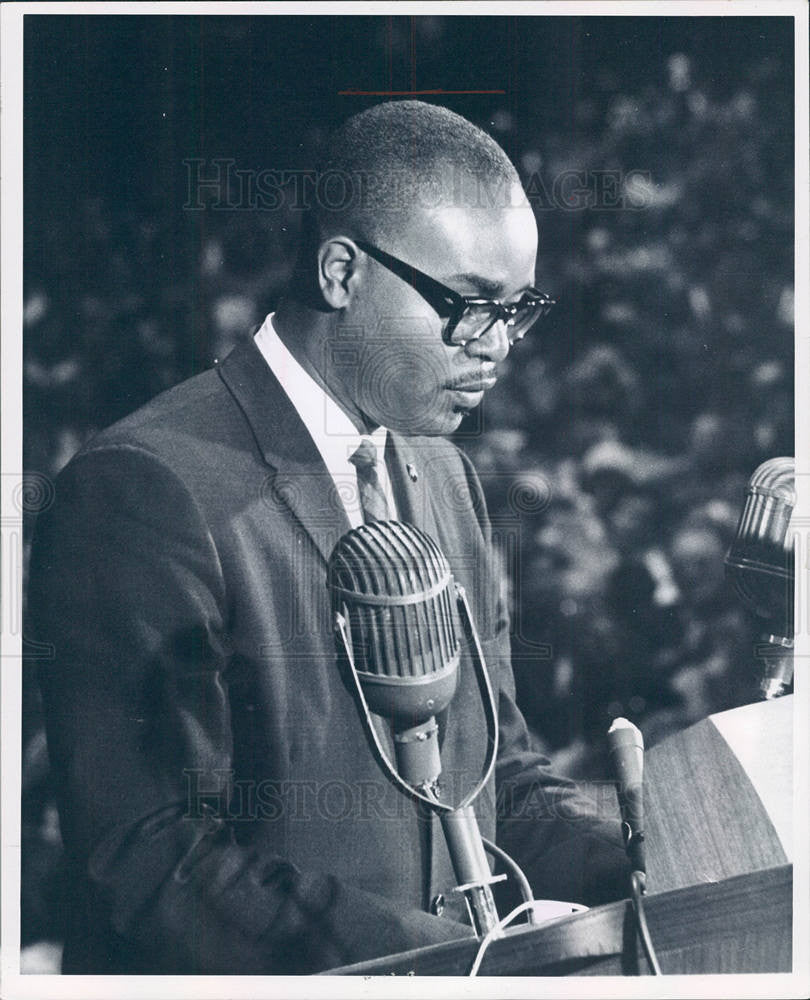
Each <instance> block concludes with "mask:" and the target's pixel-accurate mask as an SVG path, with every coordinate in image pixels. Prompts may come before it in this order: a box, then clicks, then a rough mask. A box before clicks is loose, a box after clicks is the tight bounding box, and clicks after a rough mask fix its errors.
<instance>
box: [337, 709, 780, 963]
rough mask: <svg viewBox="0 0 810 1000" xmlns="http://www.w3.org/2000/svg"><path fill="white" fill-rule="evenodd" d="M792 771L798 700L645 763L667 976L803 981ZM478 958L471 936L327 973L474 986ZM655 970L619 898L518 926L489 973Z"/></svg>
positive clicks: (650, 878) (494, 950)
mask: <svg viewBox="0 0 810 1000" xmlns="http://www.w3.org/2000/svg"><path fill="white" fill-rule="evenodd" d="M792 761H793V698H792V697H786V698H782V699H779V700H777V701H773V702H765V703H760V704H755V705H746V706H744V707H743V708H738V709H733V710H732V711H730V712H723V713H720V714H718V715H716V716H711V717H710V718H708V719H704V720H703V721H702V722H699V723H697V724H696V725H694V726H692V727H691V728H689V729H686V730H684V731H683V732H681V733H677V734H676V735H675V736H672V737H670V738H669V739H667V740H664V741H663V742H662V743H660V744H659V745H658V746H655V747H653V748H652V749H651V750H649V751H648V753H647V754H646V760H645V790H644V798H645V813H646V824H645V825H646V838H647V873H648V875H647V887H648V895H647V897H646V901H645V909H646V913H647V922H648V924H649V928H650V934H651V937H652V941H653V945H654V946H655V949H656V952H657V955H658V959H659V961H660V964H661V969H662V971H663V973H664V974H665V975H666V974H676V973H704V974H705V973H746V972H752V973H764V972H771V973H772V972H790V971H791V969H792V948H791V946H792V904H793V878H792V865H791V863H790V862H791V860H792V832H791V812H792ZM616 814H617V816H618V806H617V811H616ZM477 950H478V942H477V941H475V940H474V939H472V938H465V939H463V940H460V941H452V942H449V943H447V944H441V945H432V946H430V947H427V948H419V949H416V950H414V951H409V952H403V953H402V954H399V955H388V956H385V957H383V958H379V959H373V960H371V961H368V962H362V963H358V964H356V965H350V966H343V967H341V968H339V969H332V970H329V972H328V973H327V975H390V974H395V975H430V976H439V975H451V976H452V975H455V976H464V975H467V974H468V972H469V970H470V967H471V965H472V963H473V960H474V958H475V955H476V952H477ZM647 971H648V970H647V968H646V964H645V960H644V957H643V953H642V952H641V949H640V946H639V944H638V942H637V938H636V933H635V926H634V922H633V915H632V910H631V906H630V903H629V902H628V901H621V902H616V903H610V904H608V905H607V906H600V907H597V908H595V909H592V910H588V911H587V912H585V913H579V914H575V915H573V916H568V917H563V918H560V919H558V920H554V921H552V922H550V923H546V924H543V925H542V926H540V927H533V928H530V927H528V926H527V925H521V926H520V927H519V928H518V929H513V930H512V931H511V932H510V933H508V934H507V935H506V936H505V937H503V938H501V939H500V940H496V941H493V942H492V944H491V945H490V946H489V948H488V950H487V953H486V955H485V957H484V961H483V963H482V965H481V968H480V970H479V975H482V976H561V975H578V976H583V975H636V974H638V973H639V972H641V973H647Z"/></svg>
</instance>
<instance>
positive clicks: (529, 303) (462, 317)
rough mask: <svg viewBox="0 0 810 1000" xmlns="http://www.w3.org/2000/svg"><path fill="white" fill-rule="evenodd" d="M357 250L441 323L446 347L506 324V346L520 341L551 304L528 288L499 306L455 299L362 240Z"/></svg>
mask: <svg viewBox="0 0 810 1000" xmlns="http://www.w3.org/2000/svg"><path fill="white" fill-rule="evenodd" d="M354 242H355V243H356V244H357V246H358V247H359V248H360V249H361V250H362V251H363V252H364V253H367V254H368V255H369V257H373V258H374V260H376V261H377V262H378V263H380V264H382V265H383V267H385V268H387V269H388V270H389V271H391V272H392V274H395V275H396V276H397V277H398V278H401V279H402V280H403V281H404V282H406V283H407V284H408V285H410V286H411V288H413V289H415V290H416V291H417V292H419V294H420V295H421V296H422V298H423V299H424V300H425V301H426V302H427V303H428V305H429V306H430V307H431V308H432V309H435V311H436V312H437V313H438V314H439V316H441V317H442V319H445V320H446V322H445V324H444V326H443V327H442V339H443V340H444V342H445V343H446V344H450V345H453V346H460V347H463V346H464V345H465V344H468V343H469V342H470V341H471V340H478V338H479V337H483V335H484V334H485V333H486V332H487V330H490V329H491V328H492V327H493V326H494V325H495V324H496V323H497V322H499V321H503V322H504V323H505V324H506V336H507V338H508V339H509V343H510V344H514V343H516V342H517V341H518V340H522V339H523V337H525V336H526V334H527V333H528V332H529V330H530V329H531V327H532V326H534V324H535V323H536V322H537V321H538V320H540V319H542V318H543V317H544V316H547V315H548V313H549V312H550V311H551V307H552V306H553V305H555V301H554V299H552V298H549V296H548V295H546V293H545V292H541V291H540V290H539V289H538V288H533V287H532V288H528V289H526V291H525V292H524V293H523V294H522V295H521V297H520V299H519V300H518V301H517V302H499V301H498V300H497V299H485V298H480V297H477V296H472V295H459V293H458V292H455V291H453V289H452V288H448V287H447V285H443V284H442V283H441V282H440V281H436V279H435V278H431V277H430V275H428V274H425V273H424V272H422V271H420V270H418V269H417V268H415V267H413V266H412V265H411V264H406V263H405V262H404V261H402V260H399V259H398V258H397V257H393V256H392V255H391V254H390V253H386V252H385V251H384V250H380V249H379V247H375V246H374V245H373V244H371V243H366V242H365V241H364V240H355V241H354Z"/></svg>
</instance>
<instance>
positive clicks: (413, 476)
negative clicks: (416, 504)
mask: <svg viewBox="0 0 810 1000" xmlns="http://www.w3.org/2000/svg"><path fill="white" fill-rule="evenodd" d="M405 468H406V469H407V471H408V476H409V478H410V480H411V482H412V483H415V482H416V481H417V479H419V473H418V472H417V471H416V469H415V468H414V467H413V466H412V465H411V463H410V462H408V464H407V465H406V466H405Z"/></svg>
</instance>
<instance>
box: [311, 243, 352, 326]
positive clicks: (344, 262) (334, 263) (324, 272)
mask: <svg viewBox="0 0 810 1000" xmlns="http://www.w3.org/2000/svg"><path fill="white" fill-rule="evenodd" d="M359 256H360V252H359V250H358V249H357V245H356V244H355V243H354V241H353V240H351V239H349V238H348V237H347V236H333V237H332V238H331V239H329V240H325V241H324V242H323V243H322V244H321V246H320V249H319V250H318V283H319V284H320V288H321V294H322V295H323V297H324V299H325V300H326V302H327V303H328V304H329V305H330V306H331V307H332V308H333V309H344V308H345V307H346V306H347V305H348V304H349V301H350V299H351V297H352V294H353V292H354V290H355V288H356V285H357V281H358V277H359V274H358V264H359Z"/></svg>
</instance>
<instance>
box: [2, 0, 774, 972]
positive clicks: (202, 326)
mask: <svg viewBox="0 0 810 1000" xmlns="http://www.w3.org/2000/svg"><path fill="white" fill-rule="evenodd" d="M26 22H27V23H26V38H25V44H26V52H25V67H26V68H25V72H26V81H25V192H24V201H25V298H24V421H25V423H24V449H25V468H26V470H28V472H29V473H30V474H32V475H34V476H35V477H42V476H45V477H54V476H55V475H56V474H57V473H58V472H59V470H60V469H61V468H62V467H63V466H64V464H65V463H66V462H67V461H68V460H69V459H70V457H71V456H72V455H73V454H74V452H75V451H76V450H77V449H78V448H79V447H80V445H81V444H82V443H83V442H84V441H85V440H86V439H87V437H88V436H89V435H91V434H93V433H94V432H95V431H96V430H99V429H101V428H102V427H104V426H106V425H108V424H110V423H112V422H113V421H114V420H116V419H117V418H119V417H121V416H123V415H124V414H126V413H128V412H130V411H132V410H134V409H135V408H136V407H138V406H139V405H140V404H142V403H143V402H145V401H146V400H148V399H149V398H151V397H152V396H154V395H155V394H157V393H158V392H160V391H161V390H163V389H164V388H167V387H169V386H171V385H174V384H175V383H177V382H179V381H181V380H183V379H185V378H187V377H189V376H191V375H193V374H194V373H196V372H198V371H200V370H202V369H204V368H206V367H208V366H209V365H210V364H211V362H212V360H213V358H214V357H218V356H222V355H224V354H225V353H226V352H227V350H228V349H229V348H230V346H231V345H233V344H234V343H235V342H236V341H237V340H238V339H240V338H244V337H246V336H248V335H249V334H250V332H251V331H252V329H254V328H255V325H256V324H257V323H258V322H260V321H261V320H262V319H263V317H264V316H265V315H266V313H267V312H269V311H270V310H271V309H272V308H273V306H274V304H275V300H276V298H277V296H278V294H279V291H280V289H281V288H282V286H283V282H284V280H285V277H286V275H287V273H288V271H289V268H290V265H291V263H292V255H293V251H294V246H295V240H296V234H297V231H298V226H299V224H300V215H301V212H300V210H298V209H297V208H296V207H295V205H294V204H292V199H291V198H285V199H283V200H282V204H280V205H279V206H278V207H275V208H272V209H270V208H268V207H267V206H266V205H264V206H258V207H257V206H255V205H254V207H253V208H251V207H250V203H249V199H248V200H247V201H246V200H245V198H244V197H243V193H242V192H241V191H240V190H239V189H238V188H239V180H238V176H237V175H234V176H233V177H232V178H231V182H230V187H229V192H230V193H229V195H228V197H229V198H230V203H231V204H232V205H233V206H235V207H232V208H230V209H228V208H225V209H223V207H222V205H221V204H215V202H216V201H217V198H216V197H215V194H214V193H213V192H212V191H211V189H210V188H209V189H208V191H207V193H205V194H204V195H202V196H201V197H202V203H203V205H204V207H202V208H199V209H196V210H194V209H192V208H190V207H188V206H189V205H194V204H196V203H197V202H196V196H197V194H198V192H195V191H193V190H191V187H193V185H191V187H190V184H191V181H192V179H193V177H194V176H205V177H208V178H210V177H212V176H214V175H215V171H216V170H217V169H220V168H217V167H215V165H214V161H215V160H216V159H219V160H221V161H224V160H229V161H231V162H232V167H233V169H234V170H244V171H257V170H262V169H268V168H269V169H275V170H296V169H307V168H312V167H314V166H315V165H316V163H317V155H318V150H319V148H320V146H321V144H322V141H323V138H324V136H325V134H326V132H327V131H328V129H329V128H330V127H331V126H332V125H333V124H335V123H336V122H337V121H339V120H340V119H341V118H342V117H344V116H346V115H347V114H349V113H351V112H353V111H355V110H360V109H361V108H362V107H365V106H368V105H369V104H371V103H374V102H375V101H376V100H379V99H381V98H380V97H374V96H360V95H356V94H355V95H350V94H345V93H341V92H342V91H347V90H366V91H370V90H415V89H416V90H418V89H436V88H442V89H444V90H447V91H450V90H456V91H463V90H477V91H484V92H489V93H477V94H447V95H444V96H432V97H427V98H426V99H428V100H435V101H438V102H439V103H444V104H447V105H448V106H450V107H452V108H454V110H457V111H459V112H460V113H462V114H464V115H466V116H467V117H469V118H471V119H472V120H473V121H475V122H476V123H478V124H480V125H481V126H482V127H484V128H485V129H487V130H488V131H489V132H491V133H492V134H493V135H494V136H495V137H496V138H497V139H498V140H499V141H500V142H501V144H502V145H503V146H504V147H505V148H506V149H507V151H508V152H509V153H510V155H511V156H512V158H513V160H514V162H515V163H516V165H517V166H518V168H519V170H520V171H521V174H522V176H523V178H524V180H525V181H526V184H527V187H528V190H529V192H530V197H531V198H532V201H533V204H534V206H535V209H536V212H537V216H538V220H539V224H540V234H541V252H540V259H539V264H538V284H539V285H540V287H542V288H545V289H547V290H548V291H550V292H552V293H553V294H554V296H555V298H556V300H557V303H558V305H557V307H556V309H555V310H554V311H553V312H552V314H551V315H550V316H549V318H548V319H547V320H546V321H545V322H544V324H543V325H542V326H541V327H539V328H538V329H537V330H536V331H535V332H533V333H532V334H530V336H529V337H527V338H526V340H525V341H524V342H523V343H521V344H520V345H519V346H518V347H517V348H516V349H515V350H514V351H513V353H512V354H511V355H510V358H509V359H508V361H507V363H506V364H505V366H504V375H503V377H502V378H501V380H500V382H499V384H498V386H497V387H496V389H494V390H492V392H491V393H489V394H488V396H487V400H486V402H485V404H484V408H483V410H482V411H481V412H478V413H476V414H474V415H473V416H472V417H471V418H470V419H469V420H468V421H467V422H466V423H465V425H463V426H462V428H461V430H460V432H459V434H458V438H459V444H460V446H461V447H463V448H465V449H466V450H467V451H468V452H469V453H470V454H471V456H472V458H473V460H474V462H475V464H476V466H477V468H478V470H479V472H480V473H481V476H482V480H483V483H484V487H485V490H486V492H487V496H488V502H489V505H490V513H491V515H492V518H493V522H494V525H495V531H496V535H497V537H498V539H499V541H500V542H501V543H502V553H503V561H504V570H505V573H504V575H505V578H506V580H507V581H508V587H509V591H510V593H509V597H510V601H511V604H512V609H513V632H514V636H513V652H514V665H515V673H516V679H517V684H518V696H519V701H520V704H521V705H522V707H523V709H524V712H525V713H526V716H527V718H528V720H529V722H530V724H531V726H532V729H533V731H534V733H535V735H536V738H537V740H538V743H539V744H540V745H541V746H543V747H545V749H546V751H547V752H548V753H549V755H550V756H551V757H552V759H553V761H554V762H555V764H557V765H558V766H559V767H560V768H561V769H564V770H566V771H568V773H570V774H573V775H580V776H585V777H589V778H599V777H602V776H603V766H602V760H603V747H602V740H603V734H604V731H605V730H606V728H607V725H608V724H609V722H610V719H611V718H612V717H613V716H615V715H625V716H626V717H628V718H630V719H632V720H633V721H635V722H636V723H637V724H638V725H639V726H640V727H641V729H642V731H643V732H644V734H645V738H646V741H647V743H648V744H650V743H653V742H655V741H656V740H658V739H661V738H663V737H664V736H666V735H667V734H668V733H671V732H673V731H675V730H677V729H679V728H682V727H684V726H686V725H689V724H690V723H692V722H694V721H696V720H698V719H700V718H702V717H704V716H705V715H707V714H709V713H711V712H714V711H719V710H722V709H726V708H731V707H733V706H735V705H739V704H742V703H745V702H748V701H752V700H754V698H755V697H756V693H755V686H756V661H755V656H754V652H753V644H754V641H755V638H756V625H755V623H754V622H752V621H751V620H750V618H749V617H748V615H747V613H746V612H745V611H744V610H743V609H742V608H741V607H740V606H739V604H738V602H737V600H736V599H735V597H734V595H733V593H732V591H731V589H730V588H729V587H728V586H727V584H726V582H725V580H724V574H723V556H724V553H725V551H726V549H727V548H728V545H729V542H730V540H731V538H732V537H733V534H734V531H735V527H736V522H737V518H738V516H739V512H740V509H741V504H742V499H743V493H744V489H745V485H746V482H747V480H748V477H749V476H750V474H751V472H752V471H753V470H754V468H755V467H756V466H757V465H758V464H759V463H760V462H761V461H763V460H765V459H766V458H769V457H772V456H775V455H781V454H785V455H790V454H792V452H793V171H792V167H793V138H792V136H793V63H792V52H793V36H792V24H791V22H790V20H789V19H787V18H774V17H770V18H759V19H756V18H733V17H727V18H666V19H665V18H654V17H652V18H624V17H617V18H557V17H554V18H548V17H533V18H520V17H506V16H502V17H476V18H470V17H438V16H436V17H433V16H431V17H426V16H423V17H413V18H410V17H382V16H381V17H331V16H330V17H316V18H307V17H296V18H286V17H265V18H253V17H251V18H235V17H207V18H197V17H192V16H187V17H160V18H156V17H140V16H130V17H127V18H118V17H106V16H105V17H99V16H96V17H78V16H71V17H65V16H50V15H49V16H28V17H27V18H26ZM492 91H503V93H492ZM191 160H195V161H196V164H190V163H189V161H191ZM228 169H229V170H230V169H231V168H228ZM195 172H196V173H195ZM220 201H221V198H220ZM184 206H185V207H184ZM46 493H47V490H46ZM32 521H33V517H32V518H31V519H29V523H28V524H27V525H26V532H25V544H26V548H27V546H28V545H29V544H30V534H31V528H32ZM24 680H25V683H24V706H23V709H24V718H23V724H24V734H23V740H24V746H23V890H22V934H23V945H26V946H31V950H29V951H28V952H26V955H27V959H26V961H27V963H28V967H29V968H32V969H34V968H36V969H43V970H44V969H47V968H48V967H53V966H54V965H55V963H56V960H57V959H56V956H58V942H59V940H60V937H61V925H60V921H61V919H62V913H63V909H62V908H61V906H60V898H61V895H60V894H61V893H62V892H63V888H62V862H61V846H60V840H59V824H58V817H57V814H56V810H55V807H54V790H53V788H52V787H51V785H50V783H49V773H48V762H47V748H46V745H45V739H44V734H43V731H42V724H41V712H40V706H39V695H38V690H37V687H36V682H35V670H34V667H33V665H32V667H31V668H30V669H26V672H25V678H24Z"/></svg>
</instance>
